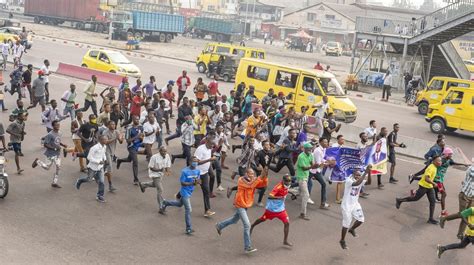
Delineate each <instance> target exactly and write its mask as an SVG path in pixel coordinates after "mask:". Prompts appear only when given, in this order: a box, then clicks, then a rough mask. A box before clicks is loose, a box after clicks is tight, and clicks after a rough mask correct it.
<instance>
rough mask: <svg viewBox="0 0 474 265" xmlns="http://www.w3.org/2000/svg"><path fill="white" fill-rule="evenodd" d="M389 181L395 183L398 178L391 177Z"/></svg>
mask: <svg viewBox="0 0 474 265" xmlns="http://www.w3.org/2000/svg"><path fill="white" fill-rule="evenodd" d="M389 182H390V183H392V184H397V182H398V179H396V178H391V179H390V180H389Z"/></svg>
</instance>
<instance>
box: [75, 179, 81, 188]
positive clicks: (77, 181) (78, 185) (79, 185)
mask: <svg viewBox="0 0 474 265" xmlns="http://www.w3.org/2000/svg"><path fill="white" fill-rule="evenodd" d="M74 188H76V190H79V189H80V188H81V183H79V179H77V180H76V182H75V183H74Z"/></svg>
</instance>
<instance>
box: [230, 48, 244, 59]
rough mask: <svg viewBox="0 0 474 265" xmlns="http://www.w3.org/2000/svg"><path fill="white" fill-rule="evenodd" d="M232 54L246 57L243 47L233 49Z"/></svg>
mask: <svg viewBox="0 0 474 265" xmlns="http://www.w3.org/2000/svg"><path fill="white" fill-rule="evenodd" d="M232 54H233V55H237V56H239V57H244V56H245V50H242V49H234V50H233V51H232Z"/></svg>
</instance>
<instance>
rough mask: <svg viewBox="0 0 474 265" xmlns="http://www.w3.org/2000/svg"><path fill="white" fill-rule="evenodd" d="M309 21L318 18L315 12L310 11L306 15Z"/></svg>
mask: <svg viewBox="0 0 474 265" xmlns="http://www.w3.org/2000/svg"><path fill="white" fill-rule="evenodd" d="M306 20H307V21H315V20H316V14H315V13H308V14H307V16H306Z"/></svg>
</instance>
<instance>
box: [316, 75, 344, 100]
mask: <svg viewBox="0 0 474 265" xmlns="http://www.w3.org/2000/svg"><path fill="white" fill-rule="evenodd" d="M318 80H319V83H320V84H321V87H322V88H323V89H324V92H325V93H326V95H331V96H343V95H344V90H343V89H342V87H341V84H339V82H338V81H337V80H336V78H319V79H318Z"/></svg>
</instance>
